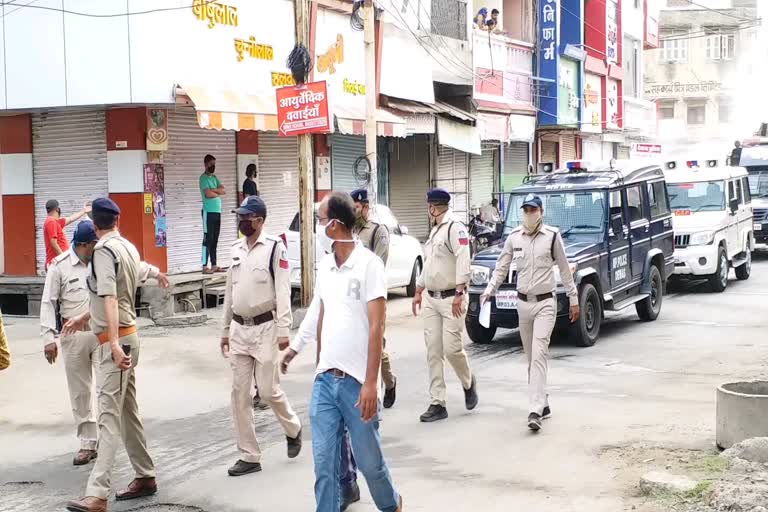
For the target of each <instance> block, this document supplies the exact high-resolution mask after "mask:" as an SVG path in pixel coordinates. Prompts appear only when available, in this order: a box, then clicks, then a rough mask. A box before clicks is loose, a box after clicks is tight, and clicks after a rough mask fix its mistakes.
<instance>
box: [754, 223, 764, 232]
mask: <svg viewBox="0 0 768 512" xmlns="http://www.w3.org/2000/svg"><path fill="white" fill-rule="evenodd" d="M752 229H753V230H754V231H762V230H763V225H762V224H754V225H753V226H752Z"/></svg>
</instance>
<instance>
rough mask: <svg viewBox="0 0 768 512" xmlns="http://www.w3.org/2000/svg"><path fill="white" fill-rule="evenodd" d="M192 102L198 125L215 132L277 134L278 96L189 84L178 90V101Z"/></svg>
mask: <svg viewBox="0 0 768 512" xmlns="http://www.w3.org/2000/svg"><path fill="white" fill-rule="evenodd" d="M187 100H188V101H189V102H191V103H192V104H193V105H194V107H195V110H196V111H197V123H198V124H199V125H200V127H201V128H208V129H212V130H235V131H238V130H260V131H275V132H276V131H277V105H276V103H275V98H274V95H272V96H268V95H255V94H254V95H252V94H241V93H237V92H233V91H226V90H223V91H222V90H213V89H208V88H205V87H198V86H192V85H185V86H183V88H182V87H177V88H176V102H177V103H179V102H182V103H186V102H187Z"/></svg>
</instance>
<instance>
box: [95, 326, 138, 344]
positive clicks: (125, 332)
mask: <svg viewBox="0 0 768 512" xmlns="http://www.w3.org/2000/svg"><path fill="white" fill-rule="evenodd" d="M138 331H139V329H138V328H137V327H136V326H135V325H130V326H127V327H120V328H118V329H117V337H118V338H124V337H126V336H130V335H131V334H136V333H137V332H138ZM96 337H97V338H98V339H99V343H100V344H102V345H103V344H104V343H107V342H108V341H109V333H108V332H107V331H101V332H100V333H99V334H97V335H96Z"/></svg>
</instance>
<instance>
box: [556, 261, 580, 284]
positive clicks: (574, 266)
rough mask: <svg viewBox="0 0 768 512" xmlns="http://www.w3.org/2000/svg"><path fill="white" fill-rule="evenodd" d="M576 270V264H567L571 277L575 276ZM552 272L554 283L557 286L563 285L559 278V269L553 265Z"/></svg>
mask: <svg viewBox="0 0 768 512" xmlns="http://www.w3.org/2000/svg"><path fill="white" fill-rule="evenodd" d="M577 268H578V266H577V265H576V263H570V262H569V263H568V269H569V270H570V271H571V275H573V276H575V275H576V269H577ZM553 271H554V273H555V282H556V283H557V284H563V280H562V279H561V278H560V267H558V266H557V265H555V266H554V268H553Z"/></svg>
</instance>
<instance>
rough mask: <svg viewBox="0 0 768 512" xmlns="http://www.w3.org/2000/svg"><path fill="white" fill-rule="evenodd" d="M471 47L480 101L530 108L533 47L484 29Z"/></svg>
mask: <svg viewBox="0 0 768 512" xmlns="http://www.w3.org/2000/svg"><path fill="white" fill-rule="evenodd" d="M472 44H473V46H472V53H473V62H474V69H475V74H476V76H475V93H476V95H477V96H478V98H480V99H488V100H498V101H501V102H503V103H512V104H521V103H522V104H527V105H530V104H531V100H532V85H533V82H532V75H533V60H532V57H533V45H532V44H529V43H525V42H523V41H517V40H514V39H510V38H508V37H506V36H503V35H498V34H490V33H488V32H485V31H481V30H475V31H474V34H473V40H472Z"/></svg>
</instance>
